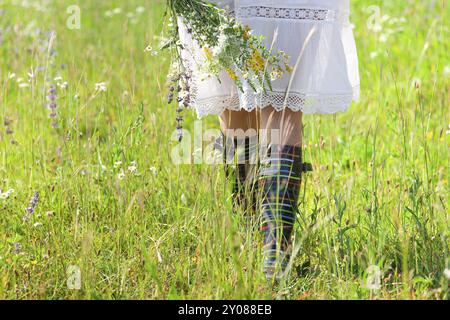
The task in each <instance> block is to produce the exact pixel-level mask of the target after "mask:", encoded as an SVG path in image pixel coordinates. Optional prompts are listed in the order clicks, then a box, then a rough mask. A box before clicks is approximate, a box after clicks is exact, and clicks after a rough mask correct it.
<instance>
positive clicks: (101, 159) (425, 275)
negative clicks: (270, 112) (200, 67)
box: [0, 0, 450, 299]
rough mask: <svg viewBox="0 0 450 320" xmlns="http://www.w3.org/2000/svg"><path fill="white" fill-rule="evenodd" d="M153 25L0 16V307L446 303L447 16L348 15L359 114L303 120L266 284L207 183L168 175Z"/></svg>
mask: <svg viewBox="0 0 450 320" xmlns="http://www.w3.org/2000/svg"><path fill="white" fill-rule="evenodd" d="M74 5H75V7H74ZM78 9H79V13H80V21H79V22H80V23H79V26H77V23H76V22H77V21H76V15H77V12H78ZM163 12H164V1H159V0H127V1H119V0H110V1H103V0H101V1H94V0H78V1H75V0H74V1H71V0H58V1H56V0H0V119H1V121H0V190H1V191H0V299H449V297H450V295H449V293H450V291H449V283H450V282H449V281H450V252H449V248H450V209H449V208H450V207H449V206H450V203H449V200H450V192H449V191H450V190H449V179H450V176H449V175H450V166H449V165H450V104H449V102H450V97H449V89H450V58H449V54H448V52H449V51H450V42H449V39H450V33H449V31H450V30H449V29H450V23H449V19H450V8H449V4H448V1H447V0H430V1H420V0H403V1H387V0H354V1H352V23H353V24H354V26H355V28H354V32H355V36H356V40H357V45H358V50H359V58H360V71H361V78H362V79H361V85H362V88H361V91H362V95H361V100H360V101H359V102H358V103H355V104H354V105H353V106H352V108H351V109H350V111H349V112H347V113H344V114H339V115H334V116H305V155H306V161H308V162H311V163H312V164H313V166H314V171H313V172H311V173H308V174H307V175H306V176H305V179H304V182H303V186H302V196H301V203H300V212H299V214H298V224H297V228H296V230H295V246H296V249H297V250H298V252H297V255H296V256H295V259H294V261H293V265H292V269H291V272H290V274H289V276H288V277H287V278H286V279H284V280H283V281H281V282H280V283H279V284H277V285H275V286H274V285H272V284H270V283H268V282H267V281H266V280H265V278H264V276H263V274H262V273H261V260H262V259H261V253H260V251H261V244H260V243H261V241H260V240H261V239H260V233H259V232H258V230H257V228H254V227H253V225H251V223H250V222H249V219H247V218H246V217H245V216H244V215H242V214H240V213H239V212H237V213H233V210H232V203H231V199H230V185H229V184H227V183H226V182H225V175H224V170H223V167H222V166H220V165H216V166H211V165H205V164H204V165H175V164H173V163H172V161H171V157H170V154H171V150H172V148H173V147H174V146H176V144H177V142H176V141H174V139H173V132H174V129H175V126H176V122H175V117H176V113H175V107H174V106H168V105H167V102H166V85H165V75H166V73H167V69H168V66H169V63H170V57H169V56H168V55H167V53H164V52H158V51H156V52H155V50H156V49H157V47H158V43H159V40H160V38H159V37H160V34H161V28H162V24H163ZM74 15H75V18H74ZM78 27H79V28H78ZM149 46H150V47H152V48H153V50H151V49H150V47H149ZM52 88H55V89H52ZM49 99H50V100H51V101H50V102H54V106H53V107H52V108H51V109H49V108H47V107H46V106H47V104H48V103H49V101H48V100H49ZM185 117H186V120H185V124H186V126H187V128H190V127H192V125H193V123H194V120H195V119H196V118H195V115H194V114H193V112H189V111H188V112H185ZM203 127H204V128H218V121H217V119H216V118H214V117H209V118H206V119H204V120H203ZM250 221H251V220H250Z"/></svg>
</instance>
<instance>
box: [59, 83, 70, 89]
mask: <svg viewBox="0 0 450 320" xmlns="http://www.w3.org/2000/svg"><path fill="white" fill-rule="evenodd" d="M68 86H69V83H68V82H67V81H64V82H61V83H58V87H60V88H61V89H67V87H68Z"/></svg>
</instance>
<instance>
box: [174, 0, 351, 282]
mask: <svg viewBox="0 0 450 320" xmlns="http://www.w3.org/2000/svg"><path fill="white" fill-rule="evenodd" d="M211 2H214V3H216V4H217V5H219V6H221V7H223V8H226V9H227V10H228V11H229V12H230V14H232V15H234V16H235V17H236V19H237V20H238V21H240V22H242V23H243V24H245V25H248V26H249V27H250V28H251V29H252V32H253V33H254V34H255V35H262V36H264V38H265V40H264V41H265V45H266V47H267V48H271V50H272V51H273V52H274V53H276V52H279V51H284V52H285V53H286V54H287V55H288V56H289V59H290V61H289V64H290V66H292V67H293V71H292V72H290V73H286V74H285V75H284V76H283V77H281V78H280V79H278V80H275V81H273V83H272V88H271V90H270V91H265V92H259V93H258V92H254V90H253V89H252V88H251V87H250V86H249V85H246V83H245V81H244V90H243V91H241V90H239V89H238V88H237V87H236V86H235V84H234V82H233V81H232V80H231V79H230V78H229V77H228V76H227V75H226V74H225V73H224V74H223V75H222V76H221V78H220V79H219V80H218V79H201V77H200V76H199V74H200V73H201V72H200V70H199V69H200V66H199V65H198V61H201V59H204V57H203V53H202V51H201V49H200V48H199V47H198V46H196V44H195V43H194V42H193V41H192V39H191V38H190V35H189V33H188V32H184V34H183V36H182V42H183V43H184V46H185V50H184V52H183V57H184V59H185V60H186V62H187V64H188V65H190V66H191V69H192V73H193V75H194V81H193V82H194V84H193V87H194V88H193V89H194V94H193V100H192V107H193V108H194V109H195V110H196V111H197V114H198V116H199V117H203V116H205V115H218V116H219V117H220V123H221V128H222V131H223V134H224V137H225V139H224V140H225V146H226V151H227V152H226V154H227V157H233V156H234V154H233V152H231V151H230V150H233V151H234V149H235V147H236V146H237V145H242V144H244V145H245V148H246V150H245V152H244V154H243V156H239V159H240V160H243V161H240V162H239V163H238V165H237V174H236V184H235V185H236V188H235V190H234V192H235V194H236V196H235V201H236V203H238V204H241V205H244V206H254V205H255V204H254V203H252V202H251V201H250V202H249V201H243V199H245V198H249V196H248V194H246V193H247V192H248V191H249V189H250V190H251V191H252V192H253V193H254V192H255V189H256V188H247V187H246V186H249V185H253V184H254V183H253V182H254V179H252V176H253V175H252V174H249V172H257V180H258V181H259V189H260V190H261V191H262V200H261V206H260V210H261V214H262V217H263V220H264V226H263V230H264V235H265V237H264V272H265V274H266V275H267V277H268V278H273V277H278V276H280V275H281V274H282V273H283V270H284V268H285V267H286V265H287V262H288V256H289V254H288V253H289V248H290V244H291V234H292V230H293V226H294V223H295V220H296V213H297V203H298V198H299V190H300V184H301V175H302V171H303V162H302V149H301V146H302V120H303V114H332V113H336V112H340V111H345V110H347V109H348V107H349V106H350V105H351V103H352V101H354V100H357V99H358V98H359V74H358V58H357V53H356V46H355V42H354V38H353V32H352V28H351V25H350V22H349V10H350V3H349V0H236V1H235V0H215V1H211ZM195 61H197V62H195ZM256 139H259V142H260V147H261V148H263V149H264V146H267V152H264V153H263V156H262V157H261V159H260V166H258V164H257V163H255V162H254V161H250V160H251V159H253V157H251V155H252V154H253V150H254V149H255V148H254V145H253V144H252V143H251V141H255V140H256ZM254 168H256V169H258V170H253V169H254ZM250 198H254V197H253V196H250Z"/></svg>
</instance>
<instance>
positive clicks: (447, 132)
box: [445, 124, 450, 134]
mask: <svg viewBox="0 0 450 320" xmlns="http://www.w3.org/2000/svg"><path fill="white" fill-rule="evenodd" d="M445 134H450V124H449V125H448V130H447V131H445Z"/></svg>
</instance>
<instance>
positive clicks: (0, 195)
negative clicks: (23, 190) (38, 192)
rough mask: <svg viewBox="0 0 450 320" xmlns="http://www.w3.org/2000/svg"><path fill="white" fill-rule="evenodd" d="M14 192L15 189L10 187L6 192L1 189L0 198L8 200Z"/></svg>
mask: <svg viewBox="0 0 450 320" xmlns="http://www.w3.org/2000/svg"><path fill="white" fill-rule="evenodd" d="M13 193H14V189H9V190H8V191H6V192H3V191H2V190H0V199H3V200H7V199H8V198H9V197H10V196H11V195H12V194H13Z"/></svg>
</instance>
